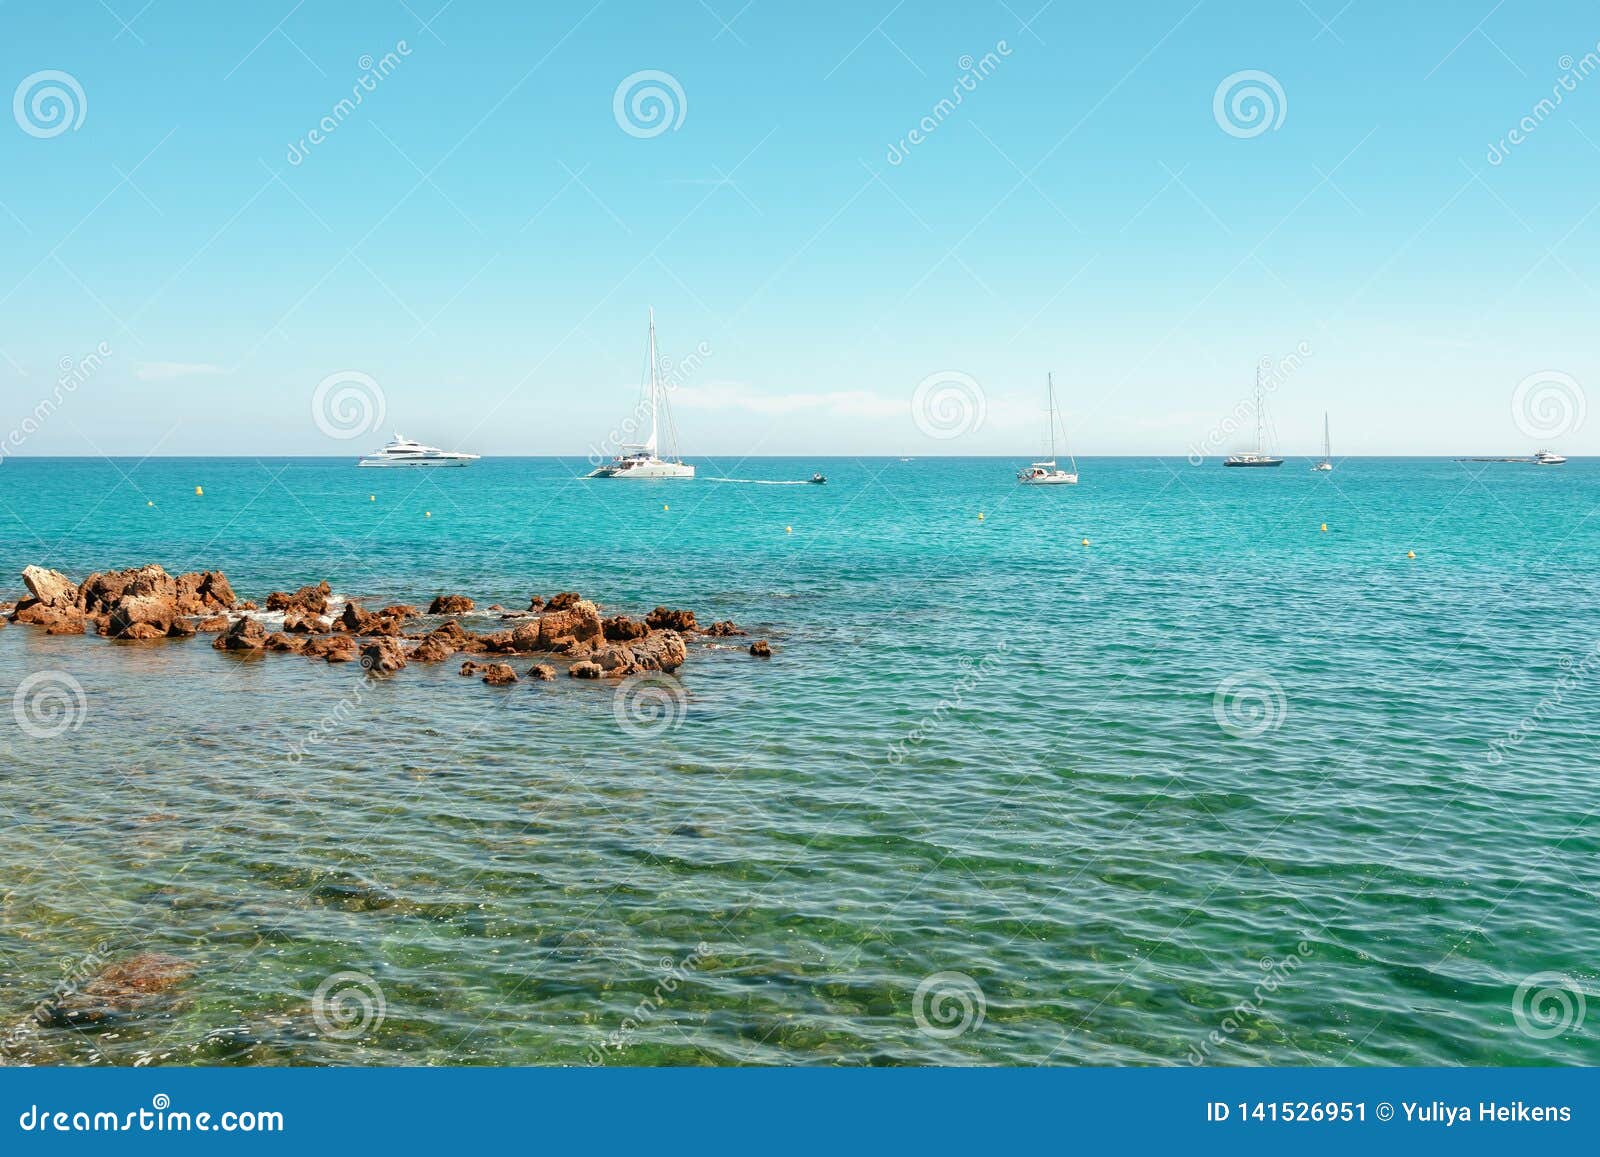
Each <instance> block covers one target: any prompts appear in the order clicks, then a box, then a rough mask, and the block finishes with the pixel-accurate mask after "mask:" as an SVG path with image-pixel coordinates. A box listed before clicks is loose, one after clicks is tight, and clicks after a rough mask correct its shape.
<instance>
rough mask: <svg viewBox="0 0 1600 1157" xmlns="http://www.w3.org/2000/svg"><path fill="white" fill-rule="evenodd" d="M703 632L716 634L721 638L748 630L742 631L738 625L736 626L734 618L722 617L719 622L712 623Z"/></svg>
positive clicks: (741, 633)
mask: <svg viewBox="0 0 1600 1157" xmlns="http://www.w3.org/2000/svg"><path fill="white" fill-rule="evenodd" d="M701 633H702V634H706V635H714V636H717V637H720V638H726V637H727V636H729V635H743V634H746V633H747V632H745V631H741V630H740V629H739V628H738V627H736V626H734V625H733V620H731V619H722V620H720V621H719V622H715V623H712V624H711V625H710V626H709V627H707V628H705V630H704V631H702V632H701Z"/></svg>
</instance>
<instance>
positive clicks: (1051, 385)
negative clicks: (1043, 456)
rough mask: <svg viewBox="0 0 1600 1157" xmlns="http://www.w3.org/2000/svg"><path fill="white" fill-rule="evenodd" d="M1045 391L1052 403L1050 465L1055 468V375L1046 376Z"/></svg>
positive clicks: (1047, 374)
mask: <svg viewBox="0 0 1600 1157" xmlns="http://www.w3.org/2000/svg"><path fill="white" fill-rule="evenodd" d="M1044 389H1045V396H1046V397H1047V398H1048V399H1049V402H1050V411H1049V415H1050V419H1049V420H1050V464H1051V465H1052V466H1054V465H1055V461H1056V378H1055V375H1054V374H1052V373H1046V374H1045V376H1044Z"/></svg>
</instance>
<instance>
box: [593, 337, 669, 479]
mask: <svg viewBox="0 0 1600 1157" xmlns="http://www.w3.org/2000/svg"><path fill="white" fill-rule="evenodd" d="M649 360H650V369H649V373H648V375H647V380H646V382H645V404H646V405H647V406H649V408H650V437H649V438H647V439H645V440H644V441H643V442H641V443H639V444H638V445H633V446H621V447H618V448H619V449H620V450H621V451H622V452H621V453H620V454H618V455H617V456H616V457H615V458H613V459H612V460H611V461H609V462H607V463H606V464H605V465H604V466H601V467H600V468H599V469H597V470H594V471H591V472H590V474H589V477H590V478H693V477H694V467H693V466H688V465H685V464H684V461H683V459H682V458H680V457H678V446H677V436H676V430H675V428H674V427H673V424H672V412H671V411H670V410H669V409H667V396H666V393H665V391H663V390H662V388H661V359H660V358H659V357H657V356H656V311H655V310H654V309H652V310H651V311H650V353H649ZM663 413H664V414H665V415H666V419H667V422H666V425H667V443H668V448H669V450H670V451H671V453H670V455H669V456H668V457H666V458H662V457H661V456H660V455H659V454H658V452H657V451H658V449H659V437H660V416H661V415H662V414H663Z"/></svg>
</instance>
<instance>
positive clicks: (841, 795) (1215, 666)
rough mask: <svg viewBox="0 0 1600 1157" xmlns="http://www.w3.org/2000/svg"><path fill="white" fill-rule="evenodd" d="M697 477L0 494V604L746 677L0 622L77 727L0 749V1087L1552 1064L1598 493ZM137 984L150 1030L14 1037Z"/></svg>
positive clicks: (1566, 1037)
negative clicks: (579, 655) (491, 647)
mask: <svg viewBox="0 0 1600 1157" xmlns="http://www.w3.org/2000/svg"><path fill="white" fill-rule="evenodd" d="M699 465H700V468H701V473H702V478H701V479H700V480H697V481H694V482H687V483H685V482H662V483H625V482H601V481H596V482H589V481H582V480H579V479H578V478H577V477H576V476H577V475H579V474H581V473H582V472H583V471H584V469H586V466H585V464H584V463H583V462H582V461H580V460H576V459H574V460H568V461H556V460H533V459H525V460H498V461H484V462H481V463H478V464H477V465H475V466H473V467H472V468H470V469H467V470H445V471H424V472H418V473H408V472H400V471H372V470H357V469H355V468H353V467H352V466H351V465H350V463H349V461H348V460H339V461H332V460H326V461H325V460H305V459H299V460H263V461H255V460H217V459H200V460H196V459H190V460H179V459H151V460H147V461H144V462H138V461H134V460H119V461H114V462H106V461H93V460H42V459H34V460H29V459H11V460H8V461H6V462H5V463H4V465H3V466H0V572H3V574H4V575H6V576H11V577H7V578H5V579H3V580H0V582H3V583H4V585H5V586H6V587H7V588H11V589H9V591H8V597H16V595H18V594H20V593H21V585H20V580H19V579H17V578H16V577H15V576H16V574H17V572H18V571H20V570H21V568H22V567H23V566H24V565H26V564H28V563H34V562H37V563H42V564H46V565H50V566H54V567H57V568H59V569H62V570H65V571H67V572H68V573H69V574H71V575H72V576H73V577H74V578H75V579H77V578H81V577H82V576H83V575H84V574H85V573H86V572H88V571H90V570H93V569H104V568H107V567H113V566H115V567H121V566H128V565H135V564H139V563H143V562H146V561H159V562H161V563H162V564H163V565H165V566H166V567H167V568H168V569H169V570H171V571H174V572H177V571H179V570H183V569H195V568H202V567H203V568H212V567H216V568H221V569H223V570H225V571H226V572H227V573H228V575H229V577H230V578H231V580H232V582H233V585H234V587H235V588H236V589H237V590H238V592H239V593H240V595H241V596H242V597H254V598H257V599H260V598H262V597H263V596H264V595H265V594H266V592H267V591H268V590H271V589H275V588H286V587H293V586H297V585H300V584H302V583H305V582H313V581H316V580H318V579H322V578H326V579H327V580H328V581H329V582H330V583H331V584H332V586H333V588H334V590H335V591H336V592H338V593H340V594H342V595H350V596H356V597H361V598H363V599H381V600H389V599H403V600H405V601H412V602H419V601H424V600H426V599H427V598H428V597H430V596H431V595H433V594H434V593H438V592H446V591H447V592H462V593H467V594H470V595H472V596H473V597H474V598H476V599H477V600H478V602H479V604H480V606H482V605H485V604H488V603H492V602H500V603H504V604H505V605H506V606H508V607H521V606H524V605H526V600H527V598H528V596H529V595H530V594H532V593H540V594H545V595H548V594H549V593H551V592H553V591H556V590H565V589H576V590H580V591H582V592H583V593H584V594H586V595H588V596H590V597H592V598H594V599H596V600H597V601H599V602H600V603H601V604H603V606H604V607H605V608H606V609H607V610H612V611H625V612H628V613H640V612H643V611H645V610H647V609H649V608H650V607H653V606H655V605H657V604H658V603H664V604H667V605H671V606H685V607H690V608H693V609H694V610H695V611H696V612H698V614H699V616H700V619H701V621H702V622H706V621H709V620H711V619H713V618H732V619H734V620H736V621H737V622H739V623H740V624H741V625H743V626H746V627H747V628H749V629H750V630H751V631H752V633H753V635H755V636H759V637H764V638H767V639H769V640H770V641H771V642H772V644H773V647H774V649H775V652H776V654H775V655H774V657H773V658H772V659H771V660H770V661H760V660H756V659H753V658H751V657H750V656H749V655H747V654H746V653H745V651H744V645H745V644H746V643H747V642H748V640H742V641H741V640H732V641H731V642H732V643H733V644H736V645H732V646H726V647H723V648H721V649H710V648H703V647H695V648H693V649H692V650H691V655H690V659H689V662H688V663H687V664H686V665H685V667H684V668H683V669H682V670H681V671H680V673H679V674H680V676H681V678H680V679H679V681H678V683H677V685H676V688H668V689H666V690H659V689H658V691H657V694H658V695H659V696H660V697H661V699H660V701H661V702H663V703H665V704H666V708H667V717H666V724H665V725H657V726H655V727H653V728H652V727H644V728H641V727H639V726H637V725H636V724H635V723H633V722H631V720H630V718H629V717H628V715H627V713H626V712H623V715H622V718H620V719H619V716H618V713H617V710H616V707H617V702H616V700H617V696H618V695H619V694H621V692H618V691H617V690H614V689H613V687H612V686H610V685H597V684H591V683H579V682H577V681H574V680H568V679H565V678H563V679H561V680H558V681H557V682H556V683H553V684H535V683H532V682H529V681H524V682H522V683H520V684H518V685H517V686H515V687H511V688H505V689H495V688H489V687H486V686H484V685H483V684H481V683H480V682H478V681H477V680H475V679H463V678H460V677H459V676H458V675H457V674H456V673H455V666H456V664H454V663H447V664H442V665H438V666H434V667H421V666H415V665H414V666H412V667H409V668H407V669H406V670H404V671H402V672H400V673H399V674H397V675H396V676H394V677H393V678H390V679H386V680H369V679H367V678H366V677H365V676H364V675H363V673H362V672H361V671H360V670H359V669H358V668H356V667H354V666H353V665H352V666H343V667H341V666H329V665H326V664H322V663H318V662H310V661H307V660H304V659H301V658H299V657H296V656H289V655H268V656H265V657H261V658H257V659H254V660H248V659H246V660H241V659H238V658H235V657H233V656H229V655H223V654H219V653H217V652H215V651H214V650H212V649H211V648H210V647H209V646H207V645H206V642H207V640H206V637H204V636H202V637H201V639H199V640H195V641H189V642H160V643H152V644H113V643H109V642H107V641H105V640H101V639H95V638H85V639H81V640H80V639H67V638H61V637H47V636H45V635H43V634H42V633H40V632H38V631H36V630H34V629H32V628H27V627H22V626H15V625H14V626H11V627H8V628H6V629H5V630H4V631H0V689H4V690H5V692H6V693H7V694H8V695H11V694H12V692H13V691H14V690H15V689H16V688H18V687H19V686H21V685H22V684H23V682H24V680H26V679H28V678H29V677H30V676H33V675H37V674H39V673H41V672H61V673H65V674H66V675H69V676H70V677H71V678H72V679H73V680H75V681H76V684H77V685H78V686H81V687H82V689H83V700H82V710H81V712H77V711H76V710H74V714H73V715H72V717H71V722H72V724H73V725H74V727H73V728H69V729H67V730H65V731H64V732H63V733H62V734H60V735H57V736H52V737H43V738H41V737H36V736H34V735H30V734H28V733H27V732H25V731H24V730H23V729H22V728H21V727H18V726H13V721H12V719H10V718H9V717H8V718H6V725H5V727H4V729H3V732H0V761H3V765H4V769H5V774H4V775H3V776H0V817H3V820H4V824H5V838H4V840H3V841H0V880H3V895H0V959H3V962H4V966H3V968H0V1012H3V1016H4V1023H3V1024H0V1030H5V1029H8V1028H9V1029H11V1030H12V1032H11V1036H10V1037H9V1038H8V1039H9V1040H10V1044H9V1046H8V1048H7V1050H6V1053H7V1059H9V1060H11V1061H13V1062H17V1061H30V1060H32V1061H46V1062H50V1061H54V1062H68V1063H119V1064H124V1063H134V1062H136V1061H152V1060H153V1061H155V1062H157V1063H163V1062H165V1063H234V1062H237V1063H251V1064H285V1063H329V1064H422V1063H488V1064H528V1063H559V1064H583V1063H590V1062H593V1061H594V1060H596V1059H597V1058H598V1059H602V1060H603V1061H604V1062H605V1063H621V1064H661V1063H678V1064H723V1063H747V1064H768V1063H808V1064H828V1063H848V1064H861V1063H889V1064H896V1063H912V1064H971V1063H1004V1064H1033V1063H1054V1064H1185V1063H1191V1062H1193V1061H1196V1060H1203V1061H1204V1062H1205V1063H1215V1064H1247V1063H1272V1064H1289V1065H1301V1064H1539V1063H1596V1062H1600V1007H1596V1006H1595V1000H1596V999H1600V997H1597V991H1600V990H1597V983H1600V982H1597V980H1596V976H1597V969H1600V920H1597V917H1596V914H1595V913H1596V900H1597V890H1600V859H1597V853H1600V832H1597V823H1596V821H1595V819H1594V809H1595V808H1596V806H1597V803H1600V796H1597V788H1596V784H1595V766H1596V761H1595V758H1594V755H1593V752H1594V743H1595V723H1594V719H1595V709H1596V707H1597V705H1600V703H1597V701H1600V696H1597V693H1596V676H1597V675H1600V664H1596V663H1595V662H1594V660H1593V658H1592V656H1593V653H1594V648H1595V645H1596V632H1597V631H1600V623H1597V619H1596V615H1595V609H1596V606H1597V599H1596V596H1597V593H1600V566H1597V563H1600V524H1597V523H1596V521H1595V520H1594V519H1593V518H1592V517H1591V515H1592V512H1593V511H1594V508H1595V494H1596V492H1597V486H1600V463H1597V462H1593V461H1573V462H1572V463H1570V464H1568V465H1567V466H1565V467H1562V468H1559V469H1539V468H1535V467H1532V466H1527V465H1519V464H1465V463H1457V462H1452V461H1445V460H1437V459H1426V460H1422V459H1418V460H1398V459H1367V460H1362V459H1351V460H1346V461H1343V462H1341V463H1340V464H1339V467H1338V469H1337V470H1336V471H1335V472H1333V473H1332V474H1329V475H1317V474H1313V473H1312V472H1311V471H1310V470H1309V469H1308V466H1309V463H1308V462H1306V461H1301V460H1291V461H1290V462H1289V463H1288V464H1287V465H1285V466H1284V467H1283V468H1282V469H1280V470H1276V471H1238V470H1225V469H1222V468H1221V466H1220V463H1218V462H1217V461H1215V460H1213V461H1212V462H1210V463H1208V464H1206V465H1204V466H1200V467H1191V466H1190V465H1188V464H1187V463H1185V462H1183V461H1182V460H1180V459H1171V460H1156V459H1112V460H1094V459H1089V460H1082V461H1080V467H1081V469H1082V472H1083V482H1082V484H1081V485H1079V486H1077V487H1075V488H1054V489H1043V490H1030V489H1019V488H1018V487H1016V486H1015V485H1014V483H1013V482H1012V475H1013V471H1014V469H1015V466H1016V465H1017V464H1016V463H1013V462H1010V461H1003V460H994V459H933V458H929V459H918V460H915V461H911V462H902V461H900V460H898V459H875V460H825V459H805V460H780V459H760V460H753V461H745V462H734V461H720V462H711V461H706V460H703V459H702V460H699ZM816 469H820V470H823V471H824V472H826V473H827V475H828V476H829V479H830V481H829V483H828V485H826V486H820V487H819V486H771V485H755V484H748V483H735V482H720V483H719V482H714V481H711V480H710V479H709V477H707V476H710V475H729V476H733V477H737V478H744V479H768V480H782V479H797V478H804V477H807V476H809V475H810V473H811V472H812V471H813V470H816ZM197 485H199V486H203V487H204V491H205V493H204V496H203V497H200V496H196V495H195V494H194V488H195V486H197ZM369 496H371V500H369ZM149 502H153V503H154V505H153V506H152V505H147V503H149ZM425 512H431V517H426V516H425ZM980 513H981V514H982V515H983V517H982V519H980V518H979V515H980ZM1323 523H1326V524H1327V531H1326V532H1323V531H1322V530H1320V529H1319V528H1320V526H1321V524H1323ZM786 528H792V532H786ZM1084 538H1087V539H1089V544H1088V545H1087V546H1085V545H1082V541H1081V540H1083V539H1084ZM1408 551H1414V552H1415V554H1416V558H1415V559H1408V558H1407V552H1408ZM481 625H483V626H486V625H487V621H486V622H485V623H484V624H481ZM522 665H523V664H519V666H522ZM34 686H37V682H36V683H35V684H34ZM626 705H627V704H625V706H626ZM1525 719H1526V720H1527V724H1526V725H1525V724H1524V720H1525ZM143 951H160V952H166V953H171V954H174V955H177V956H180V957H183V958H184V959H186V960H189V961H191V962H193V963H194V964H195V965H196V971H195V972H194V974H193V976H192V977H191V978H190V979H189V980H188V981H187V982H186V983H185V984H183V985H182V986H181V988H180V990H179V991H178V993H177V994H176V995H175V997H174V999H172V1000H169V1001H160V1002H155V1003H153V1004H152V1005H151V1006H150V1007H148V1008H146V1009H144V1010H141V1011H140V1012H139V1013H137V1014H136V1015H134V1016H132V1017H130V1018H128V1019H126V1020H124V1021H121V1022H119V1023H116V1024H113V1025H111V1026H109V1027H103V1028H100V1029H96V1030H86V1029H81V1028H62V1029H42V1030H39V1031H26V1032H21V1033H18V1032H16V1026H19V1025H25V1024H26V1023H27V1022H28V1019H29V1018H28V1013H29V1009H30V1008H32V1007H33V1005H34V1004H35V1002H37V1001H39V1000H40V999H42V998H44V997H47V996H49V995H50V993H51V992H52V991H54V990H55V989H56V988H57V987H58V986H60V985H61V984H62V983H63V974H64V973H66V974H68V975H73V974H76V973H79V972H82V971H86V970H89V971H92V966H93V964H94V962H98V961H101V960H106V959H115V958H118V957H121V956H126V955H131V954H133V953H136V952H143ZM85 962H89V965H87V966H86V964H85ZM342 973H358V974H360V977H359V978H356V979H351V978H341V977H340V974H342ZM330 978H331V979H330ZM325 982H328V983H327V984H326V985H325ZM324 985H325V987H324V994H323V995H322V996H321V997H319V996H318V995H317V990H318V988H319V986H324ZM919 986H920V988H921V992H920V994H919ZM1519 990H1520V991H1519ZM341 991H343V992H347V993H348V994H350V995H349V999H348V1000H347V1001H345V1002H344V1003H343V1004H338V1003H337V1002H336V1001H335V1002H334V1003H333V1004H330V1000H332V997H331V996H330V994H336V993H338V992H341ZM363 994H364V995H365V997H366V1001H367V1008H368V1009H370V1011H369V1012H367V1013H366V1015H363V1012H364V1009H363V1006H362V1004H361V1001H360V1000H359V999H357V997H358V996H361V995H363ZM380 1006H381V1012H382V1015H381V1018H380V1017H379V1016H378V1015H377V1011H378V1009H379V1008H380ZM330 1008H332V1010H333V1011H332V1012H330V1011H329V1010H330ZM980 1011H981V1017H980V1016H979V1013H980ZM1585 1015H1586V1016H1587V1020H1585V1019H1584V1017H1585ZM1552 1028H1553V1029H1554V1030H1555V1031H1554V1032H1551V1031H1550V1030H1551V1029H1552Z"/></svg>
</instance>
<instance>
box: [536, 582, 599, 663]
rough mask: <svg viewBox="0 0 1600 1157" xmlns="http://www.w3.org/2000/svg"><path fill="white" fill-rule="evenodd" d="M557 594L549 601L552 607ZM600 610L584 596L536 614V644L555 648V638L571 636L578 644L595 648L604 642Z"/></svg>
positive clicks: (550, 648)
mask: <svg viewBox="0 0 1600 1157" xmlns="http://www.w3.org/2000/svg"><path fill="white" fill-rule="evenodd" d="M560 597H561V596H560V595H557V596H556V598H553V599H551V600H550V603H551V605H552V606H554V605H555V604H556V602H557V600H558V599H560ZM605 637H606V633H605V628H604V627H603V626H602V625H601V623H600V611H599V609H598V608H596V607H595V605H594V604H593V603H591V602H590V601H589V600H587V599H579V600H578V601H576V602H573V603H568V604H565V605H564V606H563V607H562V608H561V609H559V610H555V611H546V612H545V613H544V614H542V615H540V616H539V643H538V645H539V647H541V648H543V649H546V650H555V642H556V640H558V639H572V640H574V641H575V642H576V643H578V644H579V645H580V646H582V647H598V646H600V645H602V644H603V643H604V642H605Z"/></svg>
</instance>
